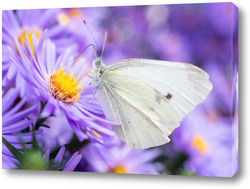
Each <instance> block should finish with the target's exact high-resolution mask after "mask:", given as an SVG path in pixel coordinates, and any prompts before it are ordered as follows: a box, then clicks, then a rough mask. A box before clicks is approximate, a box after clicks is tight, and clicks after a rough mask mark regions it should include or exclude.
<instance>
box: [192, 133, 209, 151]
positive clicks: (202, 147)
mask: <svg viewBox="0 0 250 189" xmlns="http://www.w3.org/2000/svg"><path fill="white" fill-rule="evenodd" d="M191 146H192V147H193V148H196V149H197V150H198V151H199V153H201V154H205V153H206V152H207V145H206V142H205V141H204V140H203V139H202V138H201V137H200V136H195V137H194V138H193V140H192V142H191Z"/></svg>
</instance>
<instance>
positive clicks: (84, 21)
mask: <svg viewBox="0 0 250 189" xmlns="http://www.w3.org/2000/svg"><path fill="white" fill-rule="evenodd" d="M82 21H83V23H84V24H85V26H86V28H87V29H88V31H89V33H90V34H91V36H92V38H93V40H94V42H95V45H96V48H97V50H98V51H99V47H98V44H97V42H96V40H95V37H94V35H93V33H92V31H91V30H90V28H89V26H88V24H87V22H86V20H85V19H83V20H82ZM95 52H97V51H95ZM96 56H97V53H95V57H96Z"/></svg>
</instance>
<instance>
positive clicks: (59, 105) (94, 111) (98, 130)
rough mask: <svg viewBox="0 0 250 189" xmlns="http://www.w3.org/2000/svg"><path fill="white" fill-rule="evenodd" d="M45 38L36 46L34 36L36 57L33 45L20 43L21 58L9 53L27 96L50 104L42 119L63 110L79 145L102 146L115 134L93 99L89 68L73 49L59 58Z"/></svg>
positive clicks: (44, 34) (47, 105)
mask: <svg viewBox="0 0 250 189" xmlns="http://www.w3.org/2000/svg"><path fill="white" fill-rule="evenodd" d="M45 36H46V32H44V33H43V35H41V38H40V41H39V44H37V41H36V38H35V34H33V38H32V39H33V40H32V46H33V50H34V53H33V52H32V49H31V44H30V43H27V44H26V45H27V46H26V45H25V46H22V45H21V44H20V43H19V42H18V41H17V40H16V46H17V49H18V53H19V54H20V57H17V56H15V54H14V52H13V51H12V50H11V49H10V53H11V58H12V59H13V62H15V63H16V65H17V66H18V68H19V71H20V73H21V75H22V76H23V77H24V79H25V81H26V82H27V83H28V84H29V85H28V86H27V87H26V88H25V91H27V95H28V96H30V98H31V99H35V100H38V101H46V102H47V103H46V106H45V107H44V109H43V111H42V114H41V118H46V117H49V116H51V115H58V114H59V113H60V112H61V110H62V111H63V112H64V114H65V115H66V117H67V119H68V121H69V124H70V126H71V128H72V129H73V130H74V132H75V133H76V135H77V136H78V138H79V140H80V141H82V140H84V139H87V138H95V139H96V141H99V142H102V137H105V136H110V135H113V134H114V132H113V131H112V129H111V127H110V123H111V122H109V121H107V120H106V119H105V116H104V115H103V112H102V110H101V108H100V106H99V105H98V102H97V100H96V99H94V98H93V89H92V87H91V86H90V85H89V82H90V79H89V78H88V77H86V76H87V73H88V72H89V64H88V63H87V62H86V61H85V60H84V59H83V58H80V59H78V60H76V61H74V60H73V57H72V56H70V54H71V49H70V48H69V49H67V50H66V51H65V53H63V54H62V55H61V56H59V57H58V58H56V47H55V45H54V44H53V43H52V42H51V41H50V40H49V39H47V40H46V41H44V39H45ZM26 40H27V41H28V34H27V33H26ZM100 123H101V124H100Z"/></svg>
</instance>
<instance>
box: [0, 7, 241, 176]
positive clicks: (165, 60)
mask: <svg viewBox="0 0 250 189" xmlns="http://www.w3.org/2000/svg"><path fill="white" fill-rule="evenodd" d="M2 15H3V16H2V23H3V24H2V49H3V50H2V168H3V169H25V170H55V171H78V172H98V173H124V174H154V175H159V174H162V175H196V176H211V177H231V176H233V175H234V174H235V173H236V172H237V170H238V93H237V90H238V87H237V86H238V10H237V7H236V6H235V5H234V4H232V3H204V4H173V5H141V6H117V7H94V8H91V7H84V8H58V9H33V10H32V9H29V10H4V11H3V12H2Z"/></svg>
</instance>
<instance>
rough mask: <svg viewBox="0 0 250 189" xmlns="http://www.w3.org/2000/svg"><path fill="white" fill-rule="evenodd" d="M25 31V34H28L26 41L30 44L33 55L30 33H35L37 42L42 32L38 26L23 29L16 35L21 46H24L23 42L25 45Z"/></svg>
mask: <svg viewBox="0 0 250 189" xmlns="http://www.w3.org/2000/svg"><path fill="white" fill-rule="evenodd" d="M25 33H27V35H28V40H29V41H28V43H29V44H30V47H31V50H32V53H33V55H34V56H35V52H34V47H33V43H32V34H33V33H35V34H36V39H37V43H38V42H39V38H40V36H41V34H42V31H41V30H39V29H38V28H33V29H32V30H29V29H23V30H22V32H21V33H20V34H19V36H18V42H19V43H20V44H22V46H24V44H23V42H24V43H25V45H26V46H27V41H26V38H25Z"/></svg>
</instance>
